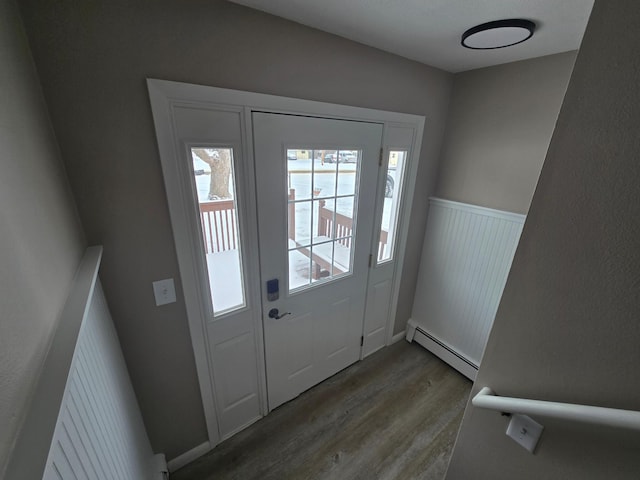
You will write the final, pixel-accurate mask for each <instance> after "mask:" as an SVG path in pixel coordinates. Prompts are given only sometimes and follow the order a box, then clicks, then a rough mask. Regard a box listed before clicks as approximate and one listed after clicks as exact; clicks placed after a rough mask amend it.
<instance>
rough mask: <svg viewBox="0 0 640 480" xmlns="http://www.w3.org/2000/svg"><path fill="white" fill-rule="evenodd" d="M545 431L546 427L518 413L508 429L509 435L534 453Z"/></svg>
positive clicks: (512, 417) (513, 416)
mask: <svg viewBox="0 0 640 480" xmlns="http://www.w3.org/2000/svg"><path fill="white" fill-rule="evenodd" d="M543 430H544V427H543V426H542V425H540V424H539V423H538V422H536V421H535V420H534V419H533V418H531V417H527V416H526V415H520V414H517V413H516V414H514V415H512V416H511V421H510V422H509V426H508V427H507V435H509V436H510V437H511V438H513V439H514V440H515V441H516V442H517V443H519V444H520V445H522V446H523V447H524V448H526V449H527V450H529V451H530V452H531V453H533V451H534V450H535V449H536V445H538V440H540V435H542V431H543Z"/></svg>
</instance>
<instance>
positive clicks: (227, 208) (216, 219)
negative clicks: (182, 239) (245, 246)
mask: <svg viewBox="0 0 640 480" xmlns="http://www.w3.org/2000/svg"><path fill="white" fill-rule="evenodd" d="M200 221H201V222H202V234H203V237H204V249H205V253H218V252H224V251H225V250H237V249H238V236H237V229H236V212H235V206H234V201H233V199H230V200H212V201H210V202H203V203H201V204H200Z"/></svg>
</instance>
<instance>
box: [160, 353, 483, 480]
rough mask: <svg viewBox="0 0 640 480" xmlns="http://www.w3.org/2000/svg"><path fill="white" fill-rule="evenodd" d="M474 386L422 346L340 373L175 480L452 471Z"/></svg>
mask: <svg viewBox="0 0 640 480" xmlns="http://www.w3.org/2000/svg"><path fill="white" fill-rule="evenodd" d="M470 390H471V382H470V381H469V380H468V379H466V378H465V377H463V376H462V375H460V374H459V373H458V372H456V371H455V370H453V369H451V368H450V367H449V366H448V365H446V364H444V363H443V362H442V361H440V360H439V359H438V358H436V357H434V356H433V355H431V354H430V353H429V352H427V351H426V350H424V349H423V348H422V347H420V346H418V345H416V344H409V343H407V342H405V341H402V342H398V343H396V344H394V345H392V346H390V347H388V348H385V349H383V350H381V351H379V352H376V353H375V354H373V355H371V356H370V357H368V358H366V359H365V360H363V361H362V362H358V363H356V364H354V365H353V366H351V367H349V368H347V369H346V370H343V371H342V372H340V373H338V374H336V375H335V376H333V377H331V378H330V379H328V380H326V381H324V382H323V383H321V384H320V385H317V386H316V387H314V388H312V389H311V390H308V391H307V392H305V393H303V394H302V395H300V396H299V397H298V398H296V399H294V400H292V401H291V402H289V403H286V404H284V405H282V406H281V407H279V408H277V409H276V410H274V411H273V412H271V413H270V414H269V415H268V416H266V417H265V418H263V419H262V420H260V421H258V422H257V423H255V424H254V425H252V426H251V427H249V428H247V429H246V430H244V431H242V432H240V433H239V434H237V435H235V436H234V437H232V438H230V439H228V440H226V441H225V442H223V443H221V444H220V445H218V446H217V447H216V448H215V449H214V450H212V451H211V452H209V453H208V454H207V455H205V456H203V457H201V458H199V459H198V460H196V461H195V462H193V463H191V464H189V465H187V466H185V467H183V468H182V469H180V470H178V471H177V472H175V473H173V474H171V480H214V479H215V480H254V479H255V480H258V479H259V480H289V479H291V480H297V479H305V480H307V479H309V480H328V479H332V480H333V479H336V480H351V479H354V480H355V479H362V480H365V479H366V480H395V479H399V480H412V479H441V478H443V477H444V474H445V472H446V468H447V464H448V462H449V457H450V455H451V450H452V448H453V443H454V441H455V437H456V434H457V431H458V426H459V424H460V421H461V420H462V413H463V411H464V407H465V405H466V402H467V398H468V396H469V392H470Z"/></svg>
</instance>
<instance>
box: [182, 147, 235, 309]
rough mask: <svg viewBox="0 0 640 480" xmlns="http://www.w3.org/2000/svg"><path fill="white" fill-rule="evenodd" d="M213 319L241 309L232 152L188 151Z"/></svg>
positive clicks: (196, 149) (200, 149)
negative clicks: (190, 158)
mask: <svg viewBox="0 0 640 480" xmlns="http://www.w3.org/2000/svg"><path fill="white" fill-rule="evenodd" d="M191 157H192V161H193V174H194V178H195V184H196V191H197V197H198V198H197V200H198V209H199V213H200V223H201V226H202V235H203V246H204V253H205V255H206V259H207V271H208V273H209V286H210V288H211V292H210V293H211V300H212V302H213V313H214V316H216V315H220V314H222V313H227V312H230V311H233V310H237V309H238V308H242V307H244V306H245V293H244V282H243V278H242V252H241V248H240V231H239V228H238V209H237V202H236V196H235V191H236V189H235V178H234V167H233V149H231V148H192V149H191Z"/></svg>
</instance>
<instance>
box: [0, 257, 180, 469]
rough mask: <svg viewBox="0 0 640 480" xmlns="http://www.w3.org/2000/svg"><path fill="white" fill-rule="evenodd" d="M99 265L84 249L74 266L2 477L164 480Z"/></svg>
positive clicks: (163, 465) (162, 464)
mask: <svg viewBox="0 0 640 480" xmlns="http://www.w3.org/2000/svg"><path fill="white" fill-rule="evenodd" d="M101 258H102V247H100V246H96V247H89V248H88V249H87V251H86V253H85V255H84V257H83V259H82V261H81V263H80V267H79V268H78V271H77V273H76V276H75V279H74V281H73V285H72V287H71V290H70V293H69V296H68V297H67V301H66V304H65V306H64V310H63V312H62V315H61V318H60V320H59V322H58V327H57V329H56V332H55V334H54V337H53V341H52V343H51V347H50V348H49V351H48V353H47V356H46V359H45V362H44V365H43V368H42V371H41V374H40V377H39V380H38V383H37V386H36V390H35V393H34V395H33V399H32V401H31V404H30V406H29V407H28V410H27V414H26V418H25V421H24V424H23V426H22V428H21V430H20V432H19V434H18V437H17V440H16V443H15V447H14V449H13V452H12V454H11V456H10V458H9V463H8V465H7V470H6V471H5V477H4V478H7V479H16V480H18V479H29V480H36V479H40V478H42V479H44V480H49V479H51V480H53V479H60V478H62V479H65V480H66V479H72V478H83V479H85V478H86V479H94V478H95V479H98V478H105V479H106V478H108V479H111V478H114V479H115V478H118V479H123V480H160V479H165V478H167V475H168V474H167V464H166V462H165V460H164V455H162V454H158V455H154V454H153V452H152V449H151V444H150V443H149V439H148V437H147V432H146V431H145V428H144V425H143V423H142V415H141V413H140V409H139V408H138V403H137V401H136V397H135V395H134V393H133V387H132V386H131V381H130V379H129V374H128V371H127V367H126V365H125V363H124V358H123V356H122V351H121V350H120V344H119V342H118V336H117V334H116V331H115V328H114V326H113V323H112V320H111V315H110V313H109V309H108V307H107V303H106V300H105V297H104V294H103V292H102V287H101V285H100V280H99V279H98V268H99V266H100V260H101Z"/></svg>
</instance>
